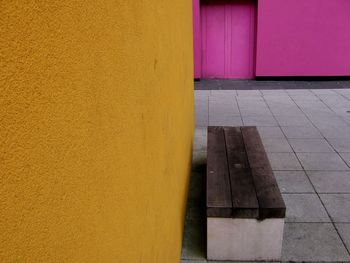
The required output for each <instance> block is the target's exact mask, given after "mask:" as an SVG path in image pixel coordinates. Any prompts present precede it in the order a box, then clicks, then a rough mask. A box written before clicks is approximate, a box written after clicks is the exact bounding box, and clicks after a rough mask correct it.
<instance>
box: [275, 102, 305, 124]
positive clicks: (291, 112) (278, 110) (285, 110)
mask: <svg viewBox="0 0 350 263" xmlns="http://www.w3.org/2000/svg"><path fill="white" fill-rule="evenodd" d="M270 110H271V112H272V113H273V114H274V115H279V116H281V118H282V116H298V117H299V116H304V114H303V112H302V111H301V110H300V109H299V108H298V107H297V106H288V105H280V106H270ZM289 125H290V124H288V126H289ZM284 126H287V125H284Z"/></svg>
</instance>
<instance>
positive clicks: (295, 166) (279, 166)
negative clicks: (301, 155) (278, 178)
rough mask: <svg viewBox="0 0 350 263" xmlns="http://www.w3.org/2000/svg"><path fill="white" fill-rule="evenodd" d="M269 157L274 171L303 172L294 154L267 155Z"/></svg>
mask: <svg viewBox="0 0 350 263" xmlns="http://www.w3.org/2000/svg"><path fill="white" fill-rule="evenodd" d="M267 155H268V157H269V160H270V163H271V166H272V169H273V170H280V171H286V170H287V171H298V170H302V167H301V165H300V163H299V161H298V159H297V158H296V156H295V154H294V153H267Z"/></svg>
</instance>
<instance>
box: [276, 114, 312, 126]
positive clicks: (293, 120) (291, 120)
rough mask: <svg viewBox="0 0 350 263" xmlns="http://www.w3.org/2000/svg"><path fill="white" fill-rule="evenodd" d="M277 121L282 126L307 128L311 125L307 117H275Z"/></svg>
mask: <svg viewBox="0 0 350 263" xmlns="http://www.w3.org/2000/svg"><path fill="white" fill-rule="evenodd" d="M275 118H276V120H277V121H278V123H279V124H280V125H281V126H305V125H309V124H310V121H309V120H308V119H307V118H306V117H305V116H302V115H300V116H285V115H275Z"/></svg>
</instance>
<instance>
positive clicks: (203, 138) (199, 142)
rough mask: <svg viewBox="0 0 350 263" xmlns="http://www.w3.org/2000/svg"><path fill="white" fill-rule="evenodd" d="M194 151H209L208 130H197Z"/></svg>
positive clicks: (195, 131)
mask: <svg viewBox="0 0 350 263" xmlns="http://www.w3.org/2000/svg"><path fill="white" fill-rule="evenodd" d="M193 150H194V151H206V150H207V128H196V129H195V130H194V142H193Z"/></svg>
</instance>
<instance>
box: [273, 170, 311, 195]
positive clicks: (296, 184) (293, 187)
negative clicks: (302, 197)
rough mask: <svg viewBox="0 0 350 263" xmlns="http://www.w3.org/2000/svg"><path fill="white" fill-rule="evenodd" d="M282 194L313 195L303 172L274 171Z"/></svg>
mask: <svg viewBox="0 0 350 263" xmlns="http://www.w3.org/2000/svg"><path fill="white" fill-rule="evenodd" d="M274 175H275V177H276V180H277V183H278V186H279V188H280V190H281V192H282V193H314V189H313V187H312V185H311V183H310V181H309V179H308V178H307V176H306V174H305V172H304V171H274Z"/></svg>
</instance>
